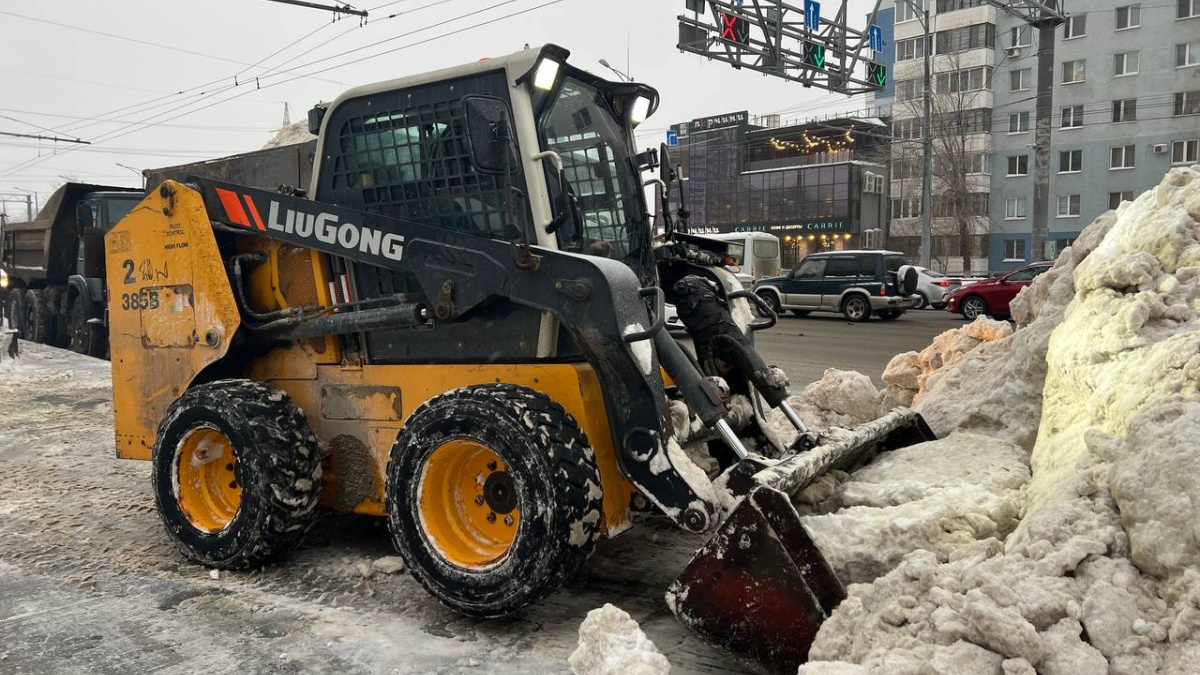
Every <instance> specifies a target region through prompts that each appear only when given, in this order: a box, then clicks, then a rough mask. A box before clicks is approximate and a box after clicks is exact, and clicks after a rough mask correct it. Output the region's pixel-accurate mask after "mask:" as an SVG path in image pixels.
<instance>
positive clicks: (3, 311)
mask: <svg viewBox="0 0 1200 675" xmlns="http://www.w3.org/2000/svg"><path fill="white" fill-rule="evenodd" d="M7 318H8V289H7V288H0V327H3V325H4V320H5V319H7Z"/></svg>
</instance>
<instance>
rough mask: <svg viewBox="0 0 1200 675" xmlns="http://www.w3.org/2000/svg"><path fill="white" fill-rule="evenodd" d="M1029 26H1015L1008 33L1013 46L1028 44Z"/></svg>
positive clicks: (1025, 45)
mask: <svg viewBox="0 0 1200 675" xmlns="http://www.w3.org/2000/svg"><path fill="white" fill-rule="evenodd" d="M1029 34H1030V30H1029V26H1015V27H1014V28H1013V29H1012V32H1011V33H1010V37H1009V42H1010V43H1011V46H1013V47H1028V46H1029Z"/></svg>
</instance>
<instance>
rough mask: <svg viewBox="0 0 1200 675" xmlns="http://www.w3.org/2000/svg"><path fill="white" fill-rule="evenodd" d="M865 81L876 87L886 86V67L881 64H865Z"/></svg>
mask: <svg viewBox="0 0 1200 675" xmlns="http://www.w3.org/2000/svg"><path fill="white" fill-rule="evenodd" d="M867 80H868V81H869V82H870V83H871V84H874V85H876V86H879V87H885V86H887V66H885V65H883V64H882V63H867Z"/></svg>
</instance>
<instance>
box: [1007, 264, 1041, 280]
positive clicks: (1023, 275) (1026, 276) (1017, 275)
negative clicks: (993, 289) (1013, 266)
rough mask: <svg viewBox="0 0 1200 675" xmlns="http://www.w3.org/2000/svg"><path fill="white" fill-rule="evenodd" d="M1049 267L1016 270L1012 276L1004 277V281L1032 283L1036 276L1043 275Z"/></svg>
mask: <svg viewBox="0 0 1200 675" xmlns="http://www.w3.org/2000/svg"><path fill="white" fill-rule="evenodd" d="M1048 269H1050V268H1049V267H1030V268H1028V269H1023V270H1017V271H1016V272H1013V273H1012V274H1010V275H1008V276H1007V277H1004V280H1005V281H1033V280H1034V279H1035V278H1036V277H1037V276H1038V275H1040V274H1042V273H1044V272H1045V271H1046V270H1048Z"/></svg>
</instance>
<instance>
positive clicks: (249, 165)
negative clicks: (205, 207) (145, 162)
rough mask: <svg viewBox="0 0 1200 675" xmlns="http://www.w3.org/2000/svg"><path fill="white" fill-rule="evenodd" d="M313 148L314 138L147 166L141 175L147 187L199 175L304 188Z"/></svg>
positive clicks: (248, 183) (269, 186) (271, 186)
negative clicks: (151, 167) (219, 155)
mask: <svg viewBox="0 0 1200 675" xmlns="http://www.w3.org/2000/svg"><path fill="white" fill-rule="evenodd" d="M316 151H317V141H316V140H315V139H314V140H311V141H308V142H306V143H297V144H295V145H285V146H281V147H278V148H268V149H265V150H255V151H253V152H244V153H242V154H240V155H231V156H229V157H221V158H220V159H210V160H208V161H205V162H195V163H192V164H180V165H178V166H167V167H163V168H161V169H147V170H145V171H143V172H142V175H143V176H144V177H145V178H146V187H147V188H148V189H152V188H155V187H157V186H159V185H161V184H162V182H163V181H165V180H175V181H181V182H182V181H186V180H187V177H188V176H199V177H201V178H211V179H214V180H220V181H226V182H229V183H237V184H238V185H245V186H248V187H256V188H259V189H262V190H274V189H276V188H277V187H279V186H280V185H290V186H292V187H296V188H300V189H303V190H307V189H308V183H309V179H310V178H312V165H313V157H314V155H315V153H316Z"/></svg>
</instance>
